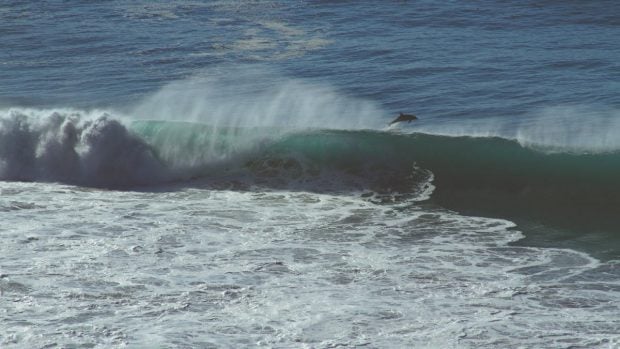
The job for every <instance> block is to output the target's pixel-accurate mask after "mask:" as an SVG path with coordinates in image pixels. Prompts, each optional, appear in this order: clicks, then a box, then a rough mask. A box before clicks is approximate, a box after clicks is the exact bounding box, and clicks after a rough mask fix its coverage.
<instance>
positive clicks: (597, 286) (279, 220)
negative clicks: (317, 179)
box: [0, 182, 620, 348]
mask: <svg viewBox="0 0 620 349" xmlns="http://www.w3.org/2000/svg"><path fill="white" fill-rule="evenodd" d="M0 191H1V192H2V195H1V196H0V207H5V206H6V205H5V204H8V203H9V202H10V201H19V202H22V203H32V204H33V205H31V206H28V205H21V206H20V207H22V208H21V209H19V210H16V211H11V212H12V213H11V214H10V215H5V216H3V217H5V221H4V222H5V224H3V225H2V227H0V233H1V234H2V236H3V242H4V243H3V244H1V245H0V266H1V268H2V269H1V270H0V274H2V275H3V277H2V278H1V279H0V289H2V291H3V295H2V297H0V309H3V312H2V313H0V323H2V328H3V333H2V334H0V345H2V346H3V347H12V346H16V347H20V346H21V347H42V346H45V345H48V344H51V343H56V345H59V346H70V345H73V344H75V343H83V342H89V343H93V344H94V345H96V346H100V347H105V346H108V347H110V346H129V347H133V346H140V345H143V344H144V343H147V342H148V343H149V344H153V343H157V345H160V346H166V347H167V346H209V345H211V346H216V347H253V346H265V347H298V346H299V347H304V346H305V347H328V346H342V347H361V346H370V347H382V348H384V347H435V346H439V347H471V348H474V347H475V348H493V347H497V346H498V344H500V343H501V344H502V345H503V346H506V347H516V346H527V347H554V346H557V345H559V344H560V343H571V345H575V346H586V347H604V346H605V345H607V344H609V345H613V343H617V342H618V337H617V332H616V331H615V330H616V329H617V324H618V323H617V314H618V311H619V309H618V304H620V302H619V301H620V299H619V296H618V293H617V291H615V290H617V289H618V287H620V284H619V283H618V279H617V277H614V273H617V272H615V271H614V270H615V269H614V267H615V265H614V264H613V262H610V263H601V262H599V261H597V260H595V259H592V258H591V257H589V256H587V255H585V254H582V253H579V252H575V251H570V250H561V249H540V248H530V247H516V246H508V245H507V244H508V243H509V242H511V241H515V240H516V239H519V238H520V237H521V234H520V233H519V232H518V231H515V230H511V229H514V224H513V223H511V222H507V221H503V220H495V219H486V218H477V217H464V216H460V215H457V214H455V213H452V212H448V211H444V210H438V209H432V208H421V207H416V206H409V207H408V208H407V207H394V206H392V205H375V204H372V203H370V202H368V201H365V200H362V199H361V198H358V197H355V196H349V195H327V194H314V193H308V192H302V191H291V192H288V191H245V192H234V191H215V190H203V189H200V188H193V189H191V188H190V189H185V190H175V191H168V192H166V191H162V192H152V193H149V192H114V191H99V190H83V189H80V188H75V187H69V186H58V185H48V184H40V183H6V182H0ZM59 212H64V213H65V214H59ZM33 215H36V217H38V220H39V221H40V222H45V224H44V225H41V224H33V222H32V219H31V217H32V216H33ZM9 227H11V228H10V229H9ZM582 281H584V282H582ZM25 318H26V319H29V321H30V324H25V323H24V322H23V321H20V319H25Z"/></svg>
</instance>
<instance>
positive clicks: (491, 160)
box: [131, 121, 620, 231]
mask: <svg viewBox="0 0 620 349" xmlns="http://www.w3.org/2000/svg"><path fill="white" fill-rule="evenodd" d="M131 129H132V130H134V131H135V132H137V133H138V134H140V135H141V137H143V139H144V140H145V141H146V142H147V143H149V144H151V145H152V146H153V147H154V149H156V150H155V151H156V153H157V154H158V156H159V158H160V159H161V161H162V162H164V163H169V164H171V163H172V164H174V167H176V168H186V169H190V168H191V169H192V170H191V171H193V173H192V176H194V177H196V176H198V177H203V178H211V179H215V178H218V179H224V182H226V181H228V182H229V181H231V180H233V179H234V180H235V181H237V182H241V183H245V184H246V185H263V186H272V187H282V186H286V187H287V188H291V187H294V188H299V189H303V190H315V191H316V190H336V191H337V190H347V191H362V192H364V191H369V193H367V194H364V195H369V196H371V197H372V198H375V199H378V201H381V202H384V201H386V200H387V201H389V202H393V201H394V200H397V201H398V200H402V199H418V200H419V199H426V198H428V197H429V194H430V193H431V192H432V196H431V197H430V198H431V201H432V202H435V203H438V204H440V205H441V206H444V207H447V208H451V209H455V210H458V211H461V212H464V213H470V214H478V215H480V214H482V215H490V216H498V217H509V218H512V219H517V220H518V219H528V220H534V221H540V222H543V223H548V224H551V225H552V226H558V227H562V228H573V229H580V228H584V229H586V228H587V229H588V230H589V231H592V230H594V231H596V230H604V231H610V230H612V231H615V227H617V224H618V223H620V221H619V218H618V216H617V212H616V211H617V207H619V206H620V183H619V182H618V180H617V179H618V178H620V153H619V152H601V153H578V152H574V151H573V149H570V150H567V151H564V152H562V151H558V148H557V147H553V148H551V149H550V150H549V151H545V150H544V148H541V147H540V146H539V145H537V146H536V147H527V146H524V145H522V144H521V143H519V141H518V140H511V139H504V138H499V137H467V136H458V137H455V136H438V135H429V134H422V133H413V134H402V133H393V132H382V131H368V130H367V131H339V130H306V131H297V132H293V133H287V132H284V131H282V130H278V129H274V128H255V129H242V128H237V129H233V128H229V129H219V131H216V129H213V128H210V127H208V126H200V125H196V124H189V123H166V122H155V121H140V122H134V123H133V124H132V125H131Z"/></svg>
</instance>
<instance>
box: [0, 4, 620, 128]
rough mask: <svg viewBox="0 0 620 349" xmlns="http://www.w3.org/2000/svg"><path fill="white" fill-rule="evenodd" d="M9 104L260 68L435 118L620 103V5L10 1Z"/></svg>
mask: <svg viewBox="0 0 620 349" xmlns="http://www.w3.org/2000/svg"><path fill="white" fill-rule="evenodd" d="M0 16H1V18H2V21H0V47H2V49H1V50H0V64H1V65H0V82H1V84H0V103H1V104H2V105H3V106H5V107H7V106H9V107H14V106H25V105H26V106H50V105H53V106H72V107H100V106H106V107H121V106H124V105H128V104H131V103H134V102H135V101H136V100H138V99H139V98H141V97H142V96H144V95H146V94H149V93H152V92H154V91H156V90H157V89H158V88H160V87H162V86H163V85H165V84H166V83H168V82H170V81H174V80H178V79H182V78H186V77H188V76H192V75H194V74H196V73H199V72H201V71H204V70H208V69H214V67H223V66H225V65H226V64H232V65H238V64H249V63H260V64H261V65H267V66H270V67H276V68H277V69H278V71H280V72H282V74H284V75H286V76H291V77H294V78H304V79H309V80H312V81H319V82H321V83H327V84H330V85H332V86H335V87H337V88H338V89H341V90H342V91H345V92H346V93H347V94H350V95H352V96H356V97H362V98H367V99H370V100H373V101H376V102H378V103H380V104H381V105H383V106H384V107H385V108H386V110H389V111H390V112H396V111H399V110H406V111H414V112H416V113H418V114H420V115H423V116H425V117H426V118H452V117H458V118H479V117H485V116H500V117H505V118H517V117H519V116H520V115H524V114H527V113H531V112H532V111H534V110H537V109H540V108H546V107H550V106H558V105H586V106H594V107H596V108H605V109H614V108H617V107H618V106H619V105H620V94H619V93H618V92H619V91H620V82H619V81H620V63H619V62H620V60H619V59H618V58H619V57H620V41H619V40H618V39H617V38H618V37H620V4H619V3H617V2H616V1H592V2H586V3H584V2H580V1H543V2H540V1H468V2H464V1H461V2H459V1H449V2H435V1H385V2H381V3H377V2H375V1H215V2H213V1H206V2H185V1H180V2H173V3H168V2H151V1H143V2H123V1H106V2H100V3H97V4H94V3H92V2H90V1H81V2H79V1H74V2H69V3H68V2H65V1H47V2H27V1H5V2H3V4H2V5H1V7H0Z"/></svg>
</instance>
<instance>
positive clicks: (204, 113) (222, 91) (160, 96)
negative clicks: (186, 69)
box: [129, 65, 384, 131]
mask: <svg viewBox="0 0 620 349" xmlns="http://www.w3.org/2000/svg"><path fill="white" fill-rule="evenodd" d="M129 114H130V115H131V116H132V117H134V118H138V119H151V120H175V121H190V122H200V123H205V124H208V125H210V126H212V127H227V128H230V127H270V128H278V129H282V130H283V131H284V130H298V129H304V128H320V129H374V128H378V127H380V126H382V124H383V122H384V121H382V118H381V116H382V115H384V113H383V111H382V110H381V108H380V107H379V106H378V105H377V104H376V103H374V102H372V101H368V100H363V99H359V98H355V97H351V96H348V95H347V94H346V93H344V92H342V91H338V90H337V89H335V88H333V87H331V86H329V85H326V84H322V83H315V82H310V81H307V80H301V79H294V78H289V77H285V76H283V75H282V74H280V73H278V72H276V71H275V70H274V69H271V68H268V67H265V66H260V65H249V66H242V67H230V66H227V67H220V68H213V69H210V70H207V71H204V72H203V73H201V74H198V75H195V76H193V77H191V78H188V79H186V80H181V81H176V82H172V83H170V84H168V85H166V86H164V87H163V88H162V89H161V90H160V91H158V92H157V93H155V94H153V95H151V96H149V97H147V98H145V99H144V100H143V101H142V102H141V103H140V104H139V105H138V106H136V107H135V108H133V110H131V111H130V113H129Z"/></svg>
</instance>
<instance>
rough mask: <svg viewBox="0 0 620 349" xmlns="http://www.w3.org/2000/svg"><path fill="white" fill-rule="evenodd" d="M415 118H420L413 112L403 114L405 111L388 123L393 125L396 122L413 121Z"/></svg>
mask: <svg viewBox="0 0 620 349" xmlns="http://www.w3.org/2000/svg"><path fill="white" fill-rule="evenodd" d="M413 120H418V117H417V116H415V115H413V114H403V113H400V115H398V117H397V118H396V119H394V121H392V122H390V123H389V124H388V126H392V124H395V123H397V122H401V121H408V122H412V121H413Z"/></svg>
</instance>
